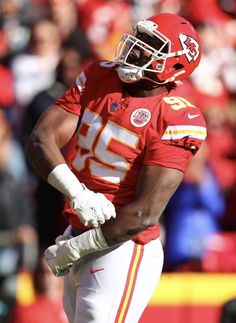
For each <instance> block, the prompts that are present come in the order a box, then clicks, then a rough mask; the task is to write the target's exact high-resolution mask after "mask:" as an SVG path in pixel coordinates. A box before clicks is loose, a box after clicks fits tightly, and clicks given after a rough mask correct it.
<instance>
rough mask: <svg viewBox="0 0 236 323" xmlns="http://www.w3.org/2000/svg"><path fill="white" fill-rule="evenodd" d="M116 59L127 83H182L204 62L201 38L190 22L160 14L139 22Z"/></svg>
mask: <svg viewBox="0 0 236 323" xmlns="http://www.w3.org/2000/svg"><path fill="white" fill-rule="evenodd" d="M115 60H116V61H117V62H118V63H119V64H120V66H119V68H118V75H119V77H120V79H121V80H122V81H124V82H126V83H133V82H137V81H139V80H140V79H141V78H146V79H147V78H148V79H151V80H152V81H154V82H155V83H157V84H160V85H161V84H166V83H168V82H173V81H175V80H182V79H185V78H187V77H188V76H189V75H190V74H191V73H192V71H193V70H194V69H195V68H196V67H197V65H198V64H199V62H200V44H199V38H198V35H197V32H196V31H195V30H194V28H193V27H192V25H191V24H190V23H189V22H188V21H187V20H185V19H183V18H181V17H179V16H176V15H173V14H160V15H157V16H155V17H151V18H149V19H148V20H145V21H139V22H138V23H137V24H136V26H135V27H134V33H133V35H130V34H125V35H124V36H123V38H122V40H121V42H120V43H119V45H118V48H117V52H116V57H115ZM150 72H151V73H153V76H152V77H150V75H151V73H150ZM147 75H149V76H147ZM136 76H137V77H136Z"/></svg>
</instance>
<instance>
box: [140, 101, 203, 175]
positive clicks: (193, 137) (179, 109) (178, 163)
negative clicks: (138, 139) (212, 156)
mask: <svg viewBox="0 0 236 323" xmlns="http://www.w3.org/2000/svg"><path fill="white" fill-rule="evenodd" d="M205 138H206V124H205V120H204V118H203V116H202V113H201V111H200V110H199V109H197V108H196V107H195V106H194V105H192V104H191V103H190V102H188V101H186V100H185V99H184V98H180V97H175V96H166V97H164V98H163V100H162V103H161V105H160V113H159V118H158V123H157V125H156V128H155V127H152V128H151V129H150V131H149V138H148V147H147V149H146V154H145V159H144V163H145V164H149V165H158V166H163V167H169V168H174V169H179V170H181V171H183V172H184V171H185V170H186V168H187V165H188V163H189V161H190V159H191V158H192V157H193V156H194V155H195V153H196V152H197V151H198V149H199V148H200V146H201V143H202V142H203V140H204V139H205Z"/></svg>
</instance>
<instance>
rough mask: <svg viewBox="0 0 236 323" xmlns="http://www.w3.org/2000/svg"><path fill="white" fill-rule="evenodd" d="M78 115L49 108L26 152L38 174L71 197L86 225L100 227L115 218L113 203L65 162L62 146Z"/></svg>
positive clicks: (74, 128)
mask: <svg viewBox="0 0 236 323" xmlns="http://www.w3.org/2000/svg"><path fill="white" fill-rule="evenodd" d="M78 120H79V117H78V116H76V115H74V114H72V113H70V112H67V111H66V110H64V109H62V108H60V107H59V106H56V105H52V106H51V107H49V109H48V110H46V111H45V112H44V113H43V114H42V116H41V118H40V119H39V121H38V123H37V124H36V126H35V128H34V129H33V131H32V134H31V136H30V138H29V140H28V144H27V147H26V153H27V154H28V157H29V159H30V161H31V163H32V165H33V166H34V168H35V170H36V171H37V172H38V174H39V175H40V176H41V177H42V178H43V179H44V180H46V181H48V183H49V184H51V185H52V186H53V187H54V188H56V189H57V190H58V191H60V192H61V193H63V194H64V195H65V196H67V197H68V198H69V199H70V202H71V207H72V208H73V209H74V210H75V211H76V214H77V216H78V217H79V219H80V221H81V222H82V223H83V224H84V225H85V226H95V227H96V226H98V225H99V224H103V223H104V222H105V221H106V220H108V219H110V218H111V217H115V216H116V213H115V207H114V205H113V204H112V203H111V202H110V201H109V200H108V199H107V198H106V197H105V195H103V194H101V193H95V192H93V191H91V190H89V189H87V188H86V186H85V185H84V184H82V183H81V182H80V181H79V180H78V178H76V176H75V175H74V174H73V173H72V171H71V170H70V169H69V167H68V166H67V165H66V162H65V159H64V157H63V155H62V153H61V148H62V147H63V146H64V145H65V144H66V143H67V142H68V141H69V140H70V139H71V137H72V136H73V134H74V132H75V130H76V128H77V125H78Z"/></svg>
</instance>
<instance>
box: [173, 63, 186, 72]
mask: <svg viewBox="0 0 236 323" xmlns="http://www.w3.org/2000/svg"><path fill="white" fill-rule="evenodd" d="M183 67H184V65H182V64H180V63H177V64H175V65H174V66H173V68H174V69H175V70H176V71H178V70H180V69H181V68H183Z"/></svg>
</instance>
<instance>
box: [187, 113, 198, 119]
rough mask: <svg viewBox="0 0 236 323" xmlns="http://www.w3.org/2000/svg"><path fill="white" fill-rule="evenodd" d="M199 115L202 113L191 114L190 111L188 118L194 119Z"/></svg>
mask: <svg viewBox="0 0 236 323" xmlns="http://www.w3.org/2000/svg"><path fill="white" fill-rule="evenodd" d="M199 116H200V114H190V113H188V118H189V119H194V118H197V117H199Z"/></svg>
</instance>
